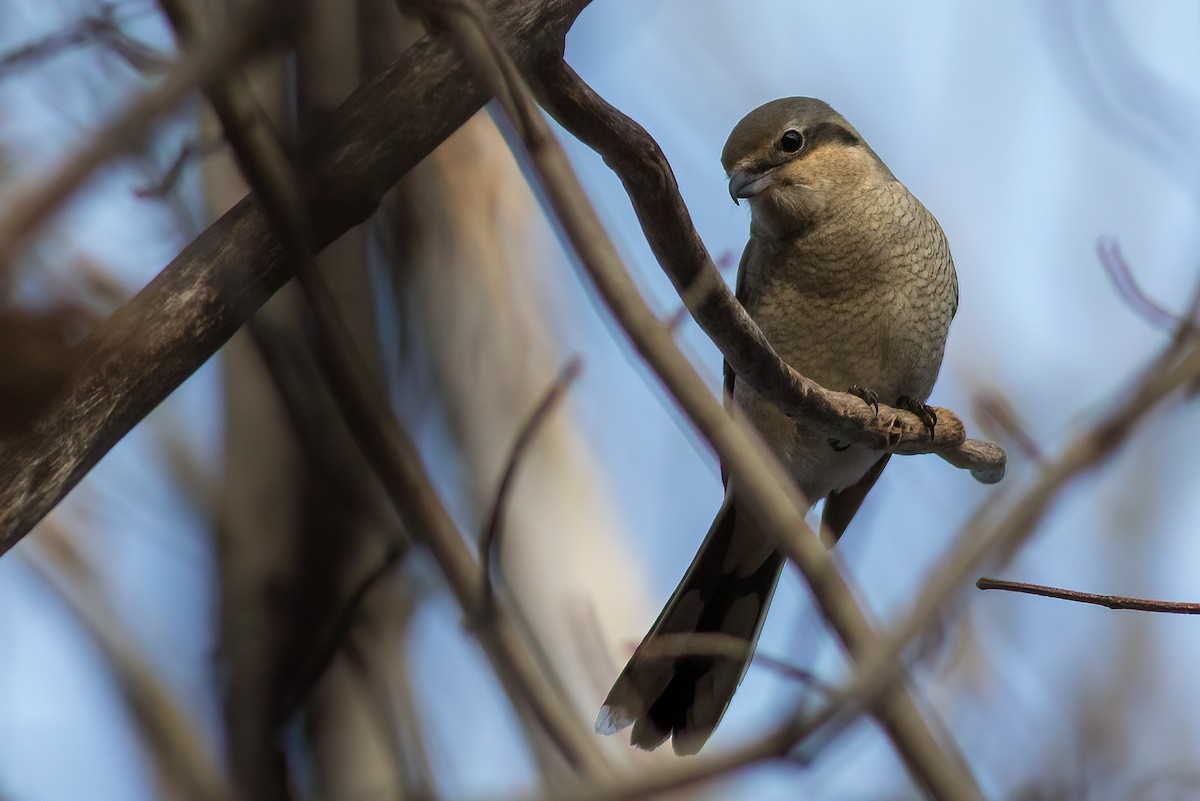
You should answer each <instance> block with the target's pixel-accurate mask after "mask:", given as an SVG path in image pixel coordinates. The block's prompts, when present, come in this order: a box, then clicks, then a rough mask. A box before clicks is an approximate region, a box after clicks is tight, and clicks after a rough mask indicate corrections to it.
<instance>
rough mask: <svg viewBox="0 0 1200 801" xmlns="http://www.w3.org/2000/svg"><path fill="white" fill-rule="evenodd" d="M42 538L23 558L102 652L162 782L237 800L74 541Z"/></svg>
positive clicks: (55, 532) (191, 793)
mask: <svg viewBox="0 0 1200 801" xmlns="http://www.w3.org/2000/svg"><path fill="white" fill-rule="evenodd" d="M42 534H43V535H44V538H43V539H40V540H39V541H38V542H39V543H40V545H39V547H37V548H33V549H29V550H25V551H24V552H23V556H24V557H25V560H26V562H27V563H28V564H29V566H30V567H31V568H33V570H34V572H35V573H36V574H37V575H38V577H39V578H40V579H41V580H42V581H43V582H45V584H46V586H48V587H49V588H50V589H51V590H53V591H54V593H55V594H56V595H57V596H58V597H59V598H60V599H61V600H62V602H63V603H64V604H66V606H67V608H68V609H69V610H70V612H71V614H72V615H74V617H75V618H76V620H78V621H79V623H80V625H81V626H82V627H83V630H84V632H85V633H86V634H87V636H88V637H89V638H90V639H91V641H92V643H93V644H94V645H95V646H96V648H97V649H98V650H99V652H100V654H101V656H102V657H103V659H104V662H105V663H106V664H107V666H108V667H109V669H110V670H111V671H112V675H113V678H114V679H115V681H116V683H117V688H118V690H119V691H120V693H121V695H122V697H123V698H124V699H125V701H126V703H127V704H128V707H129V711H130V714H131V715H132V716H133V719H134V720H135V721H136V722H137V724H138V728H139V730H140V733H141V734H142V741H143V743H144V744H145V746H146V748H147V750H148V751H149V752H150V753H152V754H153V755H154V758H155V759H156V760H157V763H158V764H157V767H158V768H159V769H160V770H162V771H163V776H164V778H167V779H168V780H170V781H171V783H172V785H175V783H176V782H177V783H178V785H177V786H179V787H181V788H182V789H183V790H184V792H185V793H186V795H187V797H188V798H190V799H194V801H228V799H230V798H233V795H232V792H231V790H230V788H229V785H228V783H227V782H226V780H225V776H224V773H223V772H222V770H221V768H220V763H219V762H218V760H217V758H216V755H215V754H214V753H213V752H212V750H211V747H210V744H209V743H208V742H207V740H206V738H205V737H204V735H203V734H202V732H201V731H200V730H198V729H197V728H196V726H195V723H194V722H193V718H192V717H191V716H189V714H188V713H186V712H185V711H184V710H183V709H182V708H181V706H180V704H179V702H178V701H177V700H176V698H175V697H174V696H173V695H172V694H171V692H170V691H169V690H168V689H167V688H166V687H165V686H164V685H163V683H162V682H161V681H160V680H159V678H158V676H157V675H156V674H155V672H154V670H153V669H152V668H151V667H150V664H149V663H148V662H147V661H146V659H145V657H144V656H143V655H142V654H141V652H140V651H139V649H138V647H137V646H136V645H135V644H134V643H133V642H132V641H131V640H130V639H129V637H128V635H127V634H126V633H125V631H124V630H123V628H122V627H121V624H120V623H119V622H118V621H117V619H116V616H115V615H114V614H113V612H112V610H111V609H110V606H109V603H108V601H107V599H106V598H105V597H104V594H103V593H102V592H101V590H100V588H99V587H98V586H97V585H96V582H95V577H94V576H93V574H92V573H91V572H90V571H89V570H88V569H87V566H86V562H85V560H84V557H83V555H82V554H80V553H79V551H78V550H77V549H76V548H75V545H74V543H72V542H71V539H70V537H69V536H68V535H67V534H66V533H65V532H63V531H61V530H59V529H57V528H56V527H55V526H53V525H52V526H50V527H49V528H48V529H45V530H43V531H42Z"/></svg>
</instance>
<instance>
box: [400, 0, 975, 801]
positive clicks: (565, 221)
mask: <svg viewBox="0 0 1200 801" xmlns="http://www.w3.org/2000/svg"><path fill="white" fill-rule="evenodd" d="M415 5H416V6H417V7H418V8H419V9H420V10H421V11H422V12H423V13H425V14H427V15H429V16H430V17H431V18H432V19H433V20H434V22H435V23H436V24H437V25H439V26H444V27H445V29H446V30H447V31H449V32H450V34H451V36H452V37H453V38H454V41H455V42H456V44H457V45H458V47H459V48H461V50H462V52H463V55H464V57H465V58H466V60H467V61H468V62H469V63H471V64H472V66H473V67H474V68H475V69H476V70H477V72H478V74H479V76H480V78H481V79H483V80H485V81H486V82H487V83H488V85H489V86H490V87H491V89H492V92H493V93H494V94H495V95H496V96H497V97H498V98H499V99H500V101H501V103H502V105H503V106H504V109H505V112H506V114H507V116H508V117H509V119H510V121H511V122H512V124H513V127H514V129H515V130H516V132H517V135H518V137H519V140H518V141H519V143H520V145H522V146H523V148H524V149H525V152H526V154H527V155H528V158H529V161H530V163H531V166H532V167H533V171H534V174H535V175H536V176H537V178H538V179H539V183H540V185H541V188H542V189H543V191H544V192H545V195H546V197H547V200H548V204H549V206H550V207H551V209H552V210H553V211H554V214H555V216H556V218H557V220H558V222H559V223H560V225H561V226H562V228H563V230H564V233H565V235H566V238H567V239H568V240H569V241H570V242H571V245H572V246H573V248H574V249H575V251H576V253H577V254H578V256H579V260H580V262H581V263H582V265H583V267H584V269H585V270H586V272H587V273H588V275H589V277H590V278H591V280H592V282H593V285H594V286H595V287H596V289H597V291H598V292H599V294H600V295H601V297H602V298H603V299H604V301H605V303H606V304H607V305H608V307H609V309H610V310H611V311H612V313H613V314H614V316H615V317H616V319H617V321H618V323H619V324H620V325H621V327H622V328H623V329H624V330H625V332H626V334H627V335H628V336H629V338H630V339H631V340H632V341H633V344H634V346H635V347H636V348H637V350H638V352H639V353H640V354H641V356H642V357H643V358H644V359H645V360H646V361H647V363H648V364H649V365H650V366H651V368H652V369H653V370H654V371H655V373H657V374H658V376H659V378H660V379H661V380H662V381H663V383H664V384H665V385H666V387H667V389H668V390H669V391H670V392H671V394H672V395H673V396H674V397H675V399H676V400H677V401H678V402H679V404H680V406H681V407H682V408H683V410H684V411H685V413H687V414H688V415H689V417H691V419H692V421H693V423H694V424H695V425H696V426H697V428H698V429H699V430H700V431H701V433H702V434H703V435H704V436H705V437H706V438H707V439H708V440H709V442H710V443H711V444H712V445H713V447H714V448H715V449H716V450H717V452H718V453H719V454H720V456H721V459H722V463H723V464H728V465H729V467H730V472H731V473H732V474H733V475H734V476H735V479H734V480H736V481H737V484H738V487H739V492H740V493H742V494H741V495H740V497H741V498H742V499H743V500H744V501H745V502H746V503H747V506H748V508H749V509H750V514H751V515H752V516H753V517H754V518H755V519H756V520H757V521H758V523H759V524H760V525H762V526H763V528H764V530H765V533H766V534H767V535H768V536H770V537H772V538H773V539H774V540H775V541H776V543H777V544H778V546H779V547H780V548H781V549H782V550H783V551H784V552H785V553H786V554H787V555H788V556H789V557H790V558H791V559H792V560H793V561H794V562H795V563H796V565H797V566H798V567H799V568H800V570H801V572H802V573H803V574H804V577H805V579H806V580H807V581H808V583H809V586H810V588H811V589H812V591H813V594H814V595H815V597H816V599H817V602H818V606H819V607H820V609H821V612H822V614H823V615H824V616H825V618H826V619H827V620H828V621H829V623H830V624H831V626H832V627H833V629H834V630H835V631H836V632H837V633H838V635H839V637H841V639H842V641H843V642H844V643H845V644H846V646H847V649H848V650H849V651H850V653H851V654H852V655H853V656H855V657H857V656H859V655H861V654H863V653H865V652H867V651H869V650H870V649H872V648H874V647H875V643H876V639H877V637H876V634H875V632H874V631H873V630H872V627H871V625H870V623H869V622H868V620H867V618H866V616H865V614H864V613H863V611H862V609H861V608H860V607H859V605H858V603H857V601H856V600H855V598H854V596H853V594H852V593H851V591H850V589H849V587H848V586H847V585H846V583H845V581H844V579H843V578H842V576H841V574H840V573H839V572H838V571H837V568H836V567H835V565H834V564H833V562H832V560H831V559H830V557H829V555H828V553H826V551H825V549H824V548H823V547H822V546H821V544H820V541H819V540H818V538H817V537H816V535H815V534H813V533H812V531H811V529H810V528H809V527H808V525H807V523H806V522H805V519H804V518H805V513H806V511H807V509H808V506H807V504H806V503H805V502H804V500H803V499H802V498H801V497H800V494H799V492H798V491H797V490H796V488H795V486H794V484H793V483H792V482H791V480H790V478H789V477H788V476H787V475H786V473H785V472H784V470H783V468H782V466H781V465H780V464H779V463H778V461H777V460H776V459H775V458H774V457H773V456H772V455H771V454H770V452H769V451H768V450H767V448H766V446H765V445H764V444H763V443H762V441H761V440H760V439H758V438H756V437H753V436H750V435H749V434H748V433H747V431H746V430H745V429H744V428H743V427H742V426H741V425H739V423H737V422H735V421H734V420H733V419H732V418H731V417H730V415H728V414H727V413H726V412H725V410H724V409H723V408H722V407H721V404H720V402H719V401H718V400H717V399H716V398H715V397H714V396H713V394H712V393H711V392H710V391H709V390H708V388H707V386H706V385H705V383H704V380H703V379H702V378H701V377H700V376H699V374H698V373H697V372H696V370H695V368H694V367H692V365H691V364H690V362H688V360H687V358H686V357H685V356H684V355H683V353H682V352H681V351H680V350H679V347H678V345H677V344H676V342H675V340H674V338H673V337H672V335H671V331H670V329H669V328H668V327H667V326H665V325H663V324H662V323H661V322H660V321H659V320H658V319H657V318H656V317H655V316H654V313H653V312H652V310H651V309H650V308H649V306H648V305H647V304H646V301H645V300H644V299H643V298H642V296H641V294H640V292H639V291H638V289H637V287H636V285H635V284H634V282H633V280H632V278H631V277H630V275H629V273H628V271H627V270H626V269H625V266H624V264H623V263H622V262H621V259H620V256H619V255H618V254H617V251H616V248H615V246H614V245H613V243H612V241H611V240H610V239H609V238H608V235H607V233H606V232H605V230H604V227H603V225H602V224H601V223H600V220H599V218H598V216H597V214H596V211H595V209H594V208H593V207H592V205H591V203H590V202H589V201H588V199H587V196H586V194H585V193H584V191H583V188H582V187H581V186H580V184H579V181H578V178H577V177H576V175H575V173H574V171H573V169H572V168H571V166H570V162H569V161H568V160H567V157H566V154H565V152H564V151H563V149H562V146H561V144H559V142H558V140H557V139H556V138H555V136H554V134H553V133H552V132H551V131H550V128H549V126H548V125H547V123H546V121H545V119H544V118H543V117H542V115H541V112H540V110H539V109H538V108H537V106H536V104H535V103H534V101H533V99H532V95H531V94H530V92H529V90H528V88H527V87H526V85H525V82H524V80H523V78H522V77H521V74H520V72H519V71H518V68H517V66H516V64H514V62H513V61H512V59H511V58H510V57H509V56H508V54H507V53H506V52H505V50H504V46H503V44H501V43H500V42H499V41H498V40H497V39H496V37H495V35H494V34H493V33H492V31H491V28H490V26H489V24H488V21H487V18H486V17H485V16H484V12H483V11H482V10H481V9H480V8H479V7H478V6H477V5H475V4H474V3H473V2H470V0H451V2H439V0H421V2H418V3H415ZM547 69H552V68H547ZM566 69H567V68H565V67H562V68H559V69H558V70H557V72H555V73H554V74H556V75H558V76H560V77H561V76H563V75H567V74H568V72H569V71H568V72H564V70H566ZM552 71H553V69H552ZM570 74H572V75H573V73H570ZM597 102H602V101H598V98H597ZM664 163H665V162H664ZM674 199H675V201H676V202H678V203H679V204H680V205H682V201H681V200H679V199H678V196H677V195H676V196H675V198H674ZM692 233H693V235H694V231H693V232H692ZM697 240H698V238H697ZM708 264H709V267H710V268H711V269H710V272H711V273H712V275H714V276H716V275H717V274H716V268H715V267H714V266H712V265H711V261H709V262H708ZM715 280H716V282H717V283H719V284H720V285H721V286H724V283H723V282H721V281H720V278H719V276H717V277H716V278H715ZM689 291H690V290H689ZM731 301H732V298H731ZM733 302H734V304H735V305H736V301H733ZM739 308H740V307H739ZM743 316H745V315H744V313H743ZM746 319H747V321H748V319H749V318H748V317H746ZM751 325H752V324H751ZM755 330H757V329H755ZM759 336H760V339H761V340H762V341H761V343H760V344H762V346H763V347H766V341H765V339H762V338H761V332H760V335H759ZM781 364H782V362H781ZM814 386H815V385H814ZM913 419H914V420H915V419H916V418H915V417H914V418H913ZM896 672H901V671H900V669H899V667H897V669H896ZM881 698H882V700H881V701H880V702H879V704H878V705H877V706H876V710H877V713H878V715H879V720H880V722H881V724H882V725H883V727H884V729H885V730H886V731H887V733H888V735H889V737H890V738H891V740H892V742H893V743H894V744H895V746H896V749H897V751H898V753H899V754H900V756H901V758H902V759H903V760H904V762H905V764H906V766H907V767H908V769H909V771H910V773H911V774H912V776H913V778H914V780H915V781H916V782H917V783H918V784H919V785H920V786H922V787H923V788H925V789H927V790H928V791H929V792H930V793H931V794H932V795H933V796H934V797H935V798H939V799H973V798H979V797H981V793H980V791H979V789H978V788H977V787H976V786H975V782H974V779H973V778H972V777H971V775H970V772H969V770H968V769H967V767H966V765H965V762H964V761H963V760H962V758H961V756H960V755H959V754H958V753H957V752H956V751H955V750H954V749H953V748H952V747H947V746H943V745H942V744H941V743H939V742H938V741H937V739H936V738H935V736H934V735H933V732H932V730H931V729H930V727H929V725H928V723H927V722H926V721H925V720H924V718H923V717H922V715H921V712H920V710H919V708H918V707H917V704H916V702H915V700H914V699H913V697H912V695H911V694H909V692H908V690H907V688H906V687H905V686H904V684H903V683H902V682H899V681H897V682H895V683H890V684H888V685H887V686H886V692H884V693H883V694H882V695H881Z"/></svg>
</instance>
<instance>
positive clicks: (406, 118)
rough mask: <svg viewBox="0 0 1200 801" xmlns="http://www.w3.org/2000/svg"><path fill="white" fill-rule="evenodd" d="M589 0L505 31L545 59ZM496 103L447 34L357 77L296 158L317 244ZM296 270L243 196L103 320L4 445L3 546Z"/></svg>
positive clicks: (541, 2)
mask: <svg viewBox="0 0 1200 801" xmlns="http://www.w3.org/2000/svg"><path fill="white" fill-rule="evenodd" d="M586 4H587V2H586V0H520V2H504V3H500V4H499V7H500V11H499V15H498V20H499V21H500V31H501V34H502V35H503V36H504V37H505V40H506V41H507V42H509V43H510V44H511V45H512V47H513V52H514V53H515V54H517V55H518V57H519V58H520V59H521V60H522V63H526V62H528V63H532V62H534V61H540V60H544V59H545V58H546V57H547V53H550V54H552V55H553V54H555V53H561V48H562V46H563V43H564V37H565V35H566V30H567V28H568V27H569V25H570V23H571V22H572V21H573V20H574V18H575V16H576V15H577V14H578V13H579V11H580V10H581V9H582V8H583V7H584V6H585V5H586ZM235 33H236V32H235ZM233 38H234V39H237V38H238V37H237V36H234V37H233ZM221 49H222V48H221V47H218V48H217V50H221ZM226 52H228V51H226ZM198 58H200V57H199V56H198ZM203 58H207V57H203ZM206 63H207V61H206ZM214 70H215V67H214ZM485 100H486V94H485V93H484V91H483V89H482V88H481V86H480V85H479V84H478V82H476V81H474V80H473V79H472V78H471V76H470V75H469V74H468V73H467V71H466V70H465V69H464V68H463V67H462V66H461V65H460V64H459V63H458V59H457V58H456V57H455V56H454V54H453V52H452V51H451V50H450V48H449V47H448V46H447V45H446V44H445V43H444V42H442V41H441V39H440V38H439V37H426V38H425V39H422V40H421V41H420V42H418V43H416V44H415V45H413V46H412V47H411V48H409V49H408V50H407V51H405V53H403V54H402V55H401V56H400V57H399V58H397V59H396V60H395V61H394V62H393V63H392V64H391V66H390V67H389V68H387V69H385V70H383V71H382V72H381V73H379V74H377V75H376V76H375V77H374V78H373V79H372V80H371V81H369V82H368V83H366V84H364V85H363V86H362V87H360V88H359V89H358V90H357V91H356V92H355V93H354V94H353V95H351V96H350V98H349V99H347V101H346V102H345V103H343V104H342V105H341V106H340V107H339V109H338V110H337V112H335V113H334V114H332V115H331V116H330V118H329V119H328V120H327V121H326V124H325V125H324V127H323V128H322V131H321V133H320V135H319V136H318V137H317V138H315V139H313V140H311V141H309V142H308V143H307V144H306V145H305V146H304V147H302V148H301V150H300V151H299V153H298V155H297V164H299V165H301V169H303V170H304V172H303V177H302V180H301V184H302V187H303V191H304V198H305V203H306V205H307V209H308V213H309V219H310V220H311V221H312V231H311V241H312V243H313V246H314V247H323V246H325V245H326V244H328V243H329V242H331V241H332V240H333V239H334V238H336V237H337V236H338V235H339V234H341V233H343V232H344V231H346V230H347V229H349V228H350V227H352V226H353V225H355V224H357V223H360V222H362V221H363V220H364V219H366V218H367V217H368V216H369V215H370V213H371V212H372V211H373V210H374V209H375V208H376V206H377V205H378V203H379V200H380V198H381V197H382V196H383V194H384V192H386V191H387V189H388V188H390V187H391V186H392V184H394V183H395V182H396V181H397V180H398V179H399V177H400V176H401V175H403V174H404V173H405V172H407V171H408V169H410V168H411V167H412V166H413V165H414V164H416V163H417V162H418V161H420V160H421V159H422V158H424V157H425V156H426V155H428V154H429V153H430V152H431V151H432V150H433V148H434V147H435V146H436V145H437V144H438V143H439V142H441V141H442V140H443V139H444V138H445V137H446V136H448V135H449V134H450V133H451V132H452V131H454V130H455V129H456V128H457V127H458V126H459V125H461V124H462V122H463V121H464V120H466V119H467V118H468V117H469V116H470V115H471V114H473V113H474V112H476V111H478V110H479V108H481V107H482V105H483V103H484V101H485ZM13 213H15V214H20V212H13ZM4 219H5V220H6V221H11V220H13V219H16V218H14V217H6V218H4ZM8 224H9V225H11V222H9V223H8ZM291 270H292V265H291V264H290V263H288V262H286V260H285V259H284V257H283V252H282V250H281V248H280V244H279V240H278V238H277V237H276V236H275V235H274V233H273V231H272V229H271V227H270V225H269V224H268V222H267V220H266V218H265V216H264V214H263V212H262V210H261V209H260V208H259V206H258V204H257V203H256V202H255V200H254V199H253V198H246V199H244V200H243V201H242V202H240V203H239V204H237V205H236V206H235V207H234V208H232V209H231V210H230V211H229V212H227V213H226V214H225V215H223V216H222V217H221V219H220V220H218V221H217V222H216V223H214V224H213V225H212V226H210V227H209V228H208V229H207V230H206V231H205V232H204V233H202V234H201V235H200V236H198V237H197V238H196V239H195V240H193V241H192V242H191V243H190V244H189V245H188V246H187V247H186V248H185V249H184V250H183V252H182V253H180V255H179V256H177V257H176V258H175V259H174V260H173V261H172V262H171V264H169V265H168V266H167V267H166V268H165V269H164V270H163V271H162V272H161V273H160V274H159V275H158V277H156V278H155V279H154V280H153V281H151V282H150V284H149V285H148V286H146V288H144V289H143V290H142V291H141V292H139V293H138V294H137V295H136V296H135V297H134V298H132V299H131V300H129V301H128V302H127V303H125V304H124V305H122V306H121V307H120V308H119V309H118V310H117V311H115V312H114V313H113V314H112V315H111V316H110V317H109V318H108V319H107V320H105V321H104V322H103V323H101V324H100V325H98V326H96V328H95V329H94V330H93V332H92V334H91V335H90V336H89V337H88V338H87V339H86V340H85V341H84V342H83V343H82V344H81V346H80V352H79V355H78V359H79V364H80V365H81V366H80V368H79V369H78V370H77V371H75V372H74V373H73V374H72V376H71V378H70V379H69V380H68V382H67V384H66V386H64V388H63V391H62V392H61V393H60V395H59V396H58V399H57V400H56V401H55V402H54V403H53V404H52V405H51V406H50V408H49V409H48V410H47V411H46V413H45V414H44V415H43V416H42V417H41V418H40V420H39V421H38V423H37V424H36V425H35V427H34V428H33V429H32V430H31V431H30V432H29V433H27V434H26V435H24V436H21V437H17V438H13V439H10V440H5V441H2V442H0V553H2V552H4V551H7V550H8V549H9V548H11V547H12V546H13V545H14V544H15V543H16V542H17V541H18V540H19V539H20V538H21V537H23V536H24V535H25V534H26V533H27V532H28V531H29V529H30V528H32V526H33V525H34V524H35V523H37V521H38V520H40V519H41V518H42V517H43V516H44V515H45V514H46V513H47V512H48V511H49V510H50V509H51V508H52V507H53V506H54V505H55V504H57V503H58V501H59V500H60V499H61V498H62V497H63V496H64V495H65V494H66V493H67V492H68V491H69V490H70V489H71V488H72V487H73V486H75V484H76V483H78V481H79V480H80V479H81V478H82V477H83V476H84V475H85V474H86V473H87V472H88V470H90V469H91V468H92V466H93V465H95V464H96V462H97V461H99V459H100V457H102V456H103V455H104V454H105V453H106V452H107V451H108V450H109V449H110V448H111V447H112V446H113V445H114V444H115V443H116V442H117V441H118V440H119V439H120V438H121V437H123V436H124V435H125V434H126V433H127V432H128V431H129V430H130V428H132V427H133V425H134V424H136V423H137V422H138V421H139V420H141V419H142V418H143V417H145V416H146V414H148V413H149V412H150V410H151V409H153V408H154V407H156V406H157V405H158V404H159V403H160V402H161V401H162V400H163V399H164V398H165V397H166V396H167V395H168V394H169V393H170V392H172V391H173V390H174V389H175V388H176V387H177V386H178V385H179V384H180V383H182V381H183V380H184V379H185V378H187V377H188V376H189V375H191V373H192V372H193V371H194V370H196V369H197V368H198V367H199V366H200V365H201V364H203V363H204V362H205V361H206V360H207V359H208V358H209V357H210V356H212V355H213V353H215V352H216V350H217V348H219V347H220V346H221V345H222V344H224V342H225V341H226V340H227V339H228V338H229V337H230V336H231V335H232V334H233V333H234V331H236V330H237V329H238V328H239V327H240V326H241V325H242V324H243V323H244V322H245V321H246V320H248V319H249V318H250V316H251V315H252V314H253V313H254V312H255V311H256V310H257V309H258V308H259V306H261V305H262V303H263V302H264V301H265V300H266V299H267V298H268V297H270V295H271V294H272V293H273V292H275V291H276V290H277V289H278V288H279V287H281V286H282V285H283V283H284V282H285V281H286V280H287V279H288V278H290V277H291Z"/></svg>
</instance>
